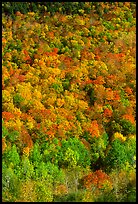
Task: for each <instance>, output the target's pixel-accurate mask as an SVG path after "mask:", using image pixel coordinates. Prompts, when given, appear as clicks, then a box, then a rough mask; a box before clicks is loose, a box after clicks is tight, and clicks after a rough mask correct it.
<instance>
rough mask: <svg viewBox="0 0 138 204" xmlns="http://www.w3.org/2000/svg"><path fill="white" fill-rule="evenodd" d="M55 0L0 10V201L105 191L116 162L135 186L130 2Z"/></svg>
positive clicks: (102, 193) (132, 16) (133, 49)
mask: <svg viewBox="0 0 138 204" xmlns="http://www.w3.org/2000/svg"><path fill="white" fill-rule="evenodd" d="M56 3H58V2H56ZM19 4H20V3H19V2H18V6H19ZM61 4H62V6H61ZM61 4H60V2H59V4H58V5H59V7H58V8H57V9H59V10H57V9H55V7H54V3H53V7H50V6H48V5H49V4H47V7H46V5H45V4H44V5H41V3H40V4H39V3H36V7H35V4H30V3H29V4H28V5H30V6H32V7H33V8H34V9H36V8H37V6H38V7H39V8H40V11H41V9H44V10H45V11H44V13H43V15H42V14H41V15H40V13H41V12H39V11H37V12H27V13H24V12H20V11H18V10H17V11H16V12H15V13H14V18H12V17H11V16H8V15H6V14H5V13H3V14H2V153H3V172H4V173H3V186H4V187H3V192H4V193H3V200H4V201H6V202H7V201H8V202H9V201H11V202H17V201H18V200H23V201H29V202H30V201H33V202H43V201H44V202H45V201H48V202H52V201H56V200H57V201H58V200H60V199H61V200H62V197H63V200H64V201H68V199H69V200H71V197H70V196H71V195H72V196H73V195H74V194H73V193H75V196H76V197H77V196H78V197H77V198H76V199H78V200H79V199H80V201H86V202H89V201H91V200H93V201H98V196H99V198H100V196H101V197H102V198H101V199H103V200H104V199H105V200H106V199H107V200H110V198H107V197H104V196H107V195H106V193H107V194H108V193H109V192H110V193H111V194H112V192H113V191H114V181H113V179H112V170H113V169H114V168H115V167H116V169H117V171H121V170H122V171H124V172H127V173H126V174H125V175H126V178H128V180H127V181H126V183H127V182H128V183H127V185H126V187H124V188H127V189H128V191H129V190H130V189H129V185H131V184H132V183H133V185H132V186H133V187H134V186H135V184H134V180H135V179H134V178H133V181H132V180H131V179H130V178H129V175H133V177H134V172H135V155H136V148H135V142H136V140H135V139H136V110H135V106H136V17H135V14H134V13H135V9H136V8H135V3H134V2H114V3H113V2H110V3H108V2H96V3H94V2H92V3H91V2H84V3H83V2H72V4H70V6H69V7H68V12H69V13H68V12H67V13H66V14H65V11H66V10H67V8H66V7H67V2H61ZM68 4H69V2H68ZM24 5H26V7H25V8H28V7H27V4H24ZM50 5H51V4H50ZM56 5H57V4H56ZM72 5H74V6H78V8H79V9H78V11H77V10H75V8H76V7H73V6H72ZM81 7H82V8H81ZM52 8H53V11H52ZM7 9H8V3H7ZM49 9H51V10H49ZM54 9H55V12H54ZM15 10H16V6H15ZM71 11H72V14H70V12H71ZM76 12H78V13H77V14H76ZM12 14H13V13H12ZM126 152H127V155H126ZM80 167H81V168H80ZM70 169H72V175H74V177H71V175H69V172H70ZM127 175H128V177H127ZM7 178H8V179H9V180H8V181H7V180H6V179H7ZM42 181H43V183H42ZM80 181H81V182H80ZM82 181H83V182H82ZM18 182H19V183H20V185H19V189H18V188H17V187H18ZM79 182H80V184H79ZM80 185H81V187H79V186H80ZM30 186H31V188H30ZM53 186H54V190H53ZM26 188H27V189H28V190H29V189H30V195H29V194H27V192H26V191H25V189H26ZM134 188H135V187H134ZM134 188H133V189H134ZM84 189H85V190H84ZM131 190H132V188H131ZM131 190H130V191H131ZM81 191H82V192H83V194H84V198H81V193H80V194H79V192H81ZM84 191H85V193H84ZM91 191H92V192H93V191H94V192H95V193H93V194H92V193H91ZM124 191H125V190H124ZM24 192H25V194H24ZM33 192H35V193H33ZM118 193H119V189H118ZM85 194H86V196H85ZM111 194H110V195H111ZM88 195H89V196H88ZM29 196H30V197H31V196H32V198H31V200H29ZM115 196H116V197H115ZM129 196H130V201H131V199H132V200H133V198H131V195H129ZM129 196H128V199H129ZM132 197H135V196H132ZM72 199H74V200H75V198H72ZM113 199H114V200H116V199H118V201H119V197H117V194H114V198H113ZM122 199H124V201H125V199H127V196H126V197H124V198H122ZM74 200H73V201H74ZM111 200H112V199H111ZM111 200H110V201H111ZM75 201H76V200H75Z"/></svg>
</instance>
